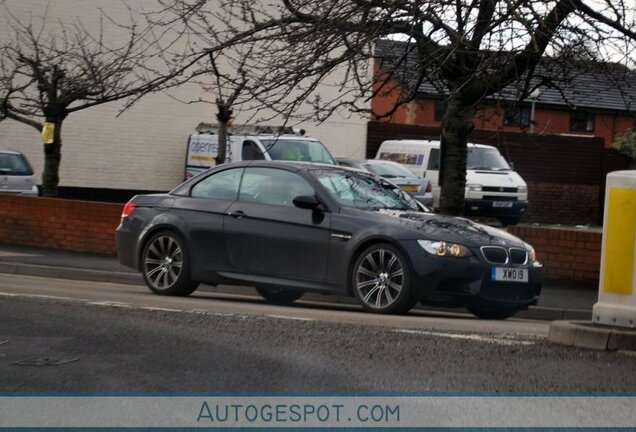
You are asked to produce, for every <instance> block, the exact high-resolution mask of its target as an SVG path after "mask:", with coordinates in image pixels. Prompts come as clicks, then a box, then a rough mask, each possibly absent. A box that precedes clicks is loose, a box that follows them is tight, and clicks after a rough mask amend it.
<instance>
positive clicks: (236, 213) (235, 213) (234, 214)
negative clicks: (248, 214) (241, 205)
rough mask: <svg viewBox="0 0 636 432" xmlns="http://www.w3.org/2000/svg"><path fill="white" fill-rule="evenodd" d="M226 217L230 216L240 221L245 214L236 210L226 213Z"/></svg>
mask: <svg viewBox="0 0 636 432" xmlns="http://www.w3.org/2000/svg"><path fill="white" fill-rule="evenodd" d="M227 215H228V216H232V217H233V218H234V219H240V218H242V217H243V216H245V213H244V212H243V211H242V210H237V211H231V212H228V214H227Z"/></svg>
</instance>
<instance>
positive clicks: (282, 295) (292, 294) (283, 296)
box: [256, 287, 305, 304]
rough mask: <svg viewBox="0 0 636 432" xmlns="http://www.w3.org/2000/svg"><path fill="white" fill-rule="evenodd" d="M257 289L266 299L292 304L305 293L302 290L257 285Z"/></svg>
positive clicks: (271, 301) (276, 302) (277, 302)
mask: <svg viewBox="0 0 636 432" xmlns="http://www.w3.org/2000/svg"><path fill="white" fill-rule="evenodd" d="M256 291H257V292H258V293H259V294H260V295H261V296H263V298H264V299H265V300H267V301H268V302H270V303H275V304H290V303H292V302H294V301H296V300H298V299H299V298H301V297H302V296H303V294H305V293H304V292H302V291H297V290H289V289H283V288H280V289H274V288H265V287H256Z"/></svg>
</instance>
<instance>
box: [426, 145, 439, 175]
mask: <svg viewBox="0 0 636 432" xmlns="http://www.w3.org/2000/svg"><path fill="white" fill-rule="evenodd" d="M427 169H429V170H439V149H437V148H434V149H431V154H430V156H429V157H428V168H427Z"/></svg>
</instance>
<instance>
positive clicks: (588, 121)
mask: <svg viewBox="0 0 636 432" xmlns="http://www.w3.org/2000/svg"><path fill="white" fill-rule="evenodd" d="M401 44H402V43H400V42H394V41H378V43H377V45H376V56H377V57H379V58H382V57H386V56H390V55H391V54H392V52H393V51H395V50H396V49H399V47H400V45H401ZM588 66H589V65H583V64H582V65H581V67H580V68H579V69H575V67H572V68H567V69H566V68H565V67H564V66H563V64H561V63H558V62H556V61H554V60H552V59H546V61H544V62H543V64H541V65H539V67H538V68H537V70H536V72H535V84H536V85H539V87H538V91H537V92H536V93H535V94H534V96H536V97H535V99H528V98H527V99H526V100H524V101H521V102H520V101H518V97H517V93H516V91H515V89H514V88H513V87H512V86H511V87H510V88H508V89H506V90H504V91H503V92H502V93H501V94H500V95H497V97H493V98H491V99H487V100H485V101H484V102H483V104H482V105H481V107H479V109H478V111H477V113H476V115H475V128H476V129H478V130H483V131H504V132H520V133H528V134H529V133H533V134H538V135H581V136H589V137H600V138H603V139H604V141H605V147H611V145H612V144H613V143H614V141H615V138H616V136H617V135H620V134H621V133H622V132H624V131H625V130H626V129H627V128H629V127H632V126H634V125H635V124H636V72H634V71H631V70H629V69H627V68H625V67H622V66H620V65H614V64H611V65H601V66H600V69H598V70H594V71H592V70H591V69H592V68H589V67H588ZM379 68H381V66H380V61H376V72H378V70H379ZM541 82H544V83H546V84H545V85H540V83H541ZM437 84H438V85H435V83H430V82H423V83H422V84H421V85H420V87H419V88H418V97H417V99H416V100H415V101H413V102H411V103H409V104H407V105H405V106H402V107H401V108H399V109H398V110H397V111H396V112H395V113H394V114H393V115H391V116H390V117H385V118H379V119H375V120H377V121H380V122H386V123H394V124H408V125H420V126H430V127H439V126H441V120H442V117H443V114H444V111H445V97H446V95H445V94H443V93H441V92H440V87H442V86H440V85H439V83H437ZM385 89H388V90H387V91H382V92H379V93H378V95H377V96H376V97H374V98H373V100H372V102H371V106H372V109H373V111H374V112H376V113H385V112H387V111H389V110H390V109H391V107H393V105H394V103H395V101H396V100H397V98H398V97H399V91H400V90H399V89H400V83H399V82H394V83H393V85H392V86H385ZM532 105H534V112H533V109H532Z"/></svg>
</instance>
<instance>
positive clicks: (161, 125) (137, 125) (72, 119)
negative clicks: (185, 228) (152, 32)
mask: <svg viewBox="0 0 636 432" xmlns="http://www.w3.org/2000/svg"><path fill="white" fill-rule="evenodd" d="M124 3H127V4H129V5H131V6H132V7H133V8H134V9H137V10H138V9H140V6H143V7H144V9H146V10H147V9H149V8H150V7H151V6H152V5H153V4H154V3H153V2H150V1H144V0H134V1H133V0H127V1H126V2H124V1H105V0H55V1H50V0H6V1H5V2H4V4H5V5H6V8H8V9H9V10H10V11H11V14H13V16H15V17H16V18H17V19H19V20H21V21H22V22H28V21H29V20H32V19H35V21H34V22H36V21H37V18H39V17H42V16H43V15H44V11H45V10H46V9H47V6H48V13H47V15H46V16H47V22H51V23H55V22H56V21H57V20H60V19H62V20H65V21H67V22H68V21H69V20H72V19H74V18H77V19H79V20H81V22H82V23H83V24H84V25H86V26H87V27H89V28H95V27H96V26H97V23H98V16H99V9H100V8H101V9H104V10H105V11H106V12H107V13H108V14H109V15H110V16H112V17H113V18H114V19H116V20H121V21H122V22H123V21H126V20H127V17H128V9H127V8H126V7H124V6H123V5H124ZM0 12H2V9H1V8H0ZM1 15H3V14H2V13H0V38H1V39H2V40H6V38H12V37H14V33H13V30H12V29H11V27H10V26H9V25H8V24H9V22H10V21H11V20H12V18H11V17H10V16H7V15H6V14H4V16H1ZM55 28H56V27H55V26H52V27H51V29H55ZM108 36H109V37H113V35H108ZM115 37H120V38H121V41H123V40H125V37H126V33H122V34H119V35H116V36H115ZM333 91H335V90H334V89H332V88H325V89H321V93H322V94H323V98H326V97H328V95H329V93H330V92H333ZM200 93H201V90H200V88H199V87H198V86H193V85H190V86H185V87H182V88H180V89H178V90H174V91H172V94H173V95H174V96H176V97H177V98H178V99H179V100H197V99H199V95H200ZM206 99H207V100H214V95H206ZM122 107H123V102H114V103H109V104H105V105H101V106H97V107H93V108H89V109H87V110H84V111H80V112H76V113H73V114H71V115H69V117H68V118H67V119H66V120H65V122H64V125H63V129H62V142H63V144H62V162H61V166H60V186H74V187H93V188H113V189H141V190H168V189H171V188H172V187H174V186H175V185H177V184H178V183H180V182H181V180H182V179H183V170H184V162H185V150H186V141H187V138H188V135H189V134H190V133H192V132H194V128H195V127H196V125H198V124H199V123H200V122H208V123H211V122H214V121H215V112H216V107H215V106H214V105H211V104H203V103H199V104H185V103H181V102H178V101H176V100H175V99H174V98H171V97H169V96H168V95H165V94H153V95H149V96H146V97H144V98H143V99H141V100H140V101H139V102H138V103H136V104H135V105H134V106H133V107H132V108H130V109H128V110H127V111H125V112H123V113H120V111H121V109H122ZM235 113H237V114H238V115H237V119H236V121H235V123H237V124H240V123H241V118H242V116H241V114H240V109H235ZM118 114H119V116H118ZM270 123H273V122H270ZM280 123H281V124H282V120H281V122H280ZM366 123H367V120H366V119H365V118H362V117H360V116H357V115H352V116H350V117H349V118H345V117H334V118H332V119H330V120H329V121H326V122H324V123H322V124H319V125H318V124H310V123H304V124H302V125H301V126H302V127H303V128H304V129H305V130H306V131H307V135H310V136H314V137H317V138H318V139H320V140H321V141H322V142H323V143H325V145H326V146H327V147H328V148H329V150H330V151H331V152H332V154H333V155H334V156H336V157H360V158H361V157H364V154H365V145H366ZM0 148H9V149H13V150H18V151H21V152H23V153H24V154H26V155H27V157H28V158H29V160H30V161H31V163H32V165H33V168H34V170H35V171H36V174H37V175H38V178H39V177H41V173H42V168H43V163H44V158H43V149H42V142H41V139H40V136H39V133H38V132H37V131H36V130H35V129H34V128H32V127H30V126H25V125H23V124H20V123H17V122H15V121H13V120H5V121H3V122H0Z"/></svg>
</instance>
